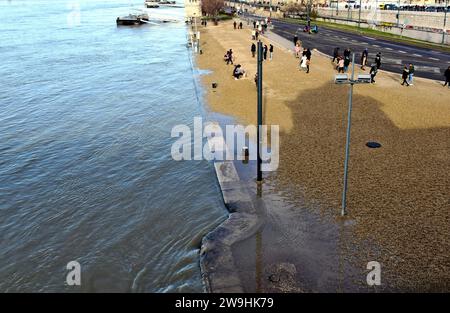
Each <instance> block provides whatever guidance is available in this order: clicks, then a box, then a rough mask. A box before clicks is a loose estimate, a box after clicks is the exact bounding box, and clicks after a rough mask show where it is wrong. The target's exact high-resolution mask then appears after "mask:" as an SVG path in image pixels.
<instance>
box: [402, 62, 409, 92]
mask: <svg viewBox="0 0 450 313" xmlns="http://www.w3.org/2000/svg"><path fill="white" fill-rule="evenodd" d="M408 77H409V69H408V66H407V65H405V66H404V67H403V73H402V79H403V82H402V86H403V85H405V84H406V86H408V87H409V83H408Z"/></svg>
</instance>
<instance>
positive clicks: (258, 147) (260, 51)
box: [256, 41, 263, 182]
mask: <svg viewBox="0 0 450 313" xmlns="http://www.w3.org/2000/svg"><path fill="white" fill-rule="evenodd" d="M262 64H263V45H262V42H261V41H258V67H257V70H258V72H257V73H258V74H257V75H258V76H257V77H258V100H257V107H258V108H257V118H258V121H257V122H258V125H257V128H256V154H257V159H256V160H257V163H256V172H257V176H256V181H257V182H261V181H262V171H261V163H262V160H261V138H260V136H261V133H260V132H261V130H260V128H261V127H262V78H263V73H262Z"/></svg>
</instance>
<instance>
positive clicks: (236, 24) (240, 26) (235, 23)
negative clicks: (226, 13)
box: [233, 21, 242, 29]
mask: <svg viewBox="0 0 450 313" xmlns="http://www.w3.org/2000/svg"><path fill="white" fill-rule="evenodd" d="M233 27H234V29H242V22H239V24H238V23H237V22H236V21H234V22H233Z"/></svg>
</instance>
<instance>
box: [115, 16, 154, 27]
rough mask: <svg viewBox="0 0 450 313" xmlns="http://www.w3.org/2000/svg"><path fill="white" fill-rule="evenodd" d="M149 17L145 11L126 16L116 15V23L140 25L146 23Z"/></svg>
mask: <svg viewBox="0 0 450 313" xmlns="http://www.w3.org/2000/svg"><path fill="white" fill-rule="evenodd" d="M148 21H149V17H148V14H147V13H141V14H128V15H127V16H122V17H118V18H117V19H116V23H117V25H140V24H144V23H147V22H148Z"/></svg>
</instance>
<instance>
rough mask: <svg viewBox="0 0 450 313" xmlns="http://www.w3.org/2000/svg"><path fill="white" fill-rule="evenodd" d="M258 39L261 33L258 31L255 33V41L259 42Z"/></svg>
mask: <svg viewBox="0 0 450 313" xmlns="http://www.w3.org/2000/svg"><path fill="white" fill-rule="evenodd" d="M258 37H259V31H258V30H256V31H255V39H256V40H258Z"/></svg>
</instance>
